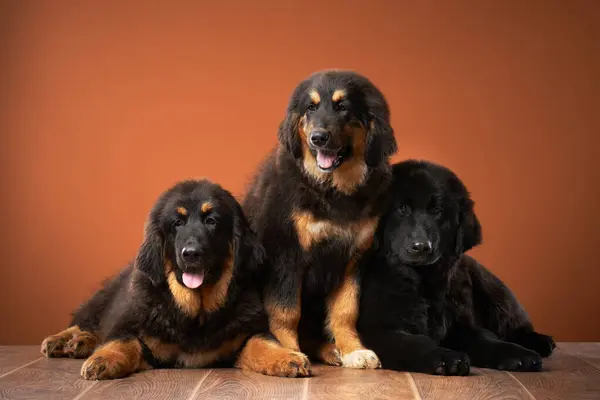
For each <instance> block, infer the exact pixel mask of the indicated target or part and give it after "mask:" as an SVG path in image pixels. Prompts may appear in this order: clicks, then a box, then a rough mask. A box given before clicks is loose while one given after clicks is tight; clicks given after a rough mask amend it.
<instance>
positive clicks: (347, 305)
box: [327, 258, 365, 355]
mask: <svg viewBox="0 0 600 400" xmlns="http://www.w3.org/2000/svg"><path fill="white" fill-rule="evenodd" d="M355 273H356V261H355V259H354V258H353V259H352V260H351V261H350V262H349V263H348V265H347V266H346V273H345V277H344V281H343V282H342V284H341V285H340V287H338V288H337V289H336V290H335V291H334V292H333V293H331V294H330V295H329V296H328V298H327V311H328V320H327V328H328V330H329V332H330V333H331V334H332V336H333V338H334V340H335V345H336V347H337V349H338V350H339V351H340V352H341V354H342V355H345V354H349V353H351V352H353V351H355V350H364V349H365V347H364V346H363V344H362V343H361V341H360V339H359V337H358V333H357V331H356V321H357V320H358V301H359V290H360V288H359V285H358V283H357V282H356V279H355V278H354V276H355Z"/></svg>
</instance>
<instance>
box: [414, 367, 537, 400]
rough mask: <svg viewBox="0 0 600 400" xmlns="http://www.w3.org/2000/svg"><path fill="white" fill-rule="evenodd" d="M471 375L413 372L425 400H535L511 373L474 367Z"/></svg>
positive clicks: (421, 395)
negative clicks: (450, 375) (438, 374)
mask: <svg viewBox="0 0 600 400" xmlns="http://www.w3.org/2000/svg"><path fill="white" fill-rule="evenodd" d="M471 374H472V375H470V376H453V377H446V376H434V375H427V374H416V373H413V374H411V376H412V377H413V379H414V380H415V384H416V386H417V389H418V390H419V395H420V397H421V399H423V400H425V399H445V400H446V399H447V400H452V399H457V400H459V399H470V400H483V399H506V398H508V399H524V400H525V399H529V400H530V399H531V395H530V394H529V393H528V392H527V390H525V389H524V388H523V387H522V386H521V384H520V383H519V382H518V381H516V380H515V379H513V378H512V377H511V376H510V375H509V374H508V373H506V372H503V371H496V370H491V369H481V368H472V369H471Z"/></svg>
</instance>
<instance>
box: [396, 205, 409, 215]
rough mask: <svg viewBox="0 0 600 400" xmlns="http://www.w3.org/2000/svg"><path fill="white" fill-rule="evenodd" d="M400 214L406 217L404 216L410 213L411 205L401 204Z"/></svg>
mask: <svg viewBox="0 0 600 400" xmlns="http://www.w3.org/2000/svg"><path fill="white" fill-rule="evenodd" d="M398 214H400V216H401V217H404V216H406V215H408V214H410V207H409V206H407V205H404V206H401V207H400V208H399V209H398Z"/></svg>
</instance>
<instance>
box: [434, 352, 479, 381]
mask: <svg viewBox="0 0 600 400" xmlns="http://www.w3.org/2000/svg"><path fill="white" fill-rule="evenodd" d="M427 359H428V360H430V361H429V362H428V364H429V365H430V368H428V369H427V371H425V372H428V373H431V374H434V375H446V376H466V375H469V372H470V370H471V366H470V361H469V356H467V355H466V354H465V353H460V352H458V351H453V350H448V349H444V348H439V347H438V348H436V349H434V350H433V351H432V352H431V353H430V354H429V355H428V356H427Z"/></svg>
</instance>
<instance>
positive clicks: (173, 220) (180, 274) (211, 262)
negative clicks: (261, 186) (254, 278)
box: [134, 180, 264, 289]
mask: <svg viewBox="0 0 600 400" xmlns="http://www.w3.org/2000/svg"><path fill="white" fill-rule="evenodd" d="M263 260H264V249H263V248H262V245H261V244H260V243H259V241H258V239H257V237H256V236H255V234H254V233H253V232H252V231H251V230H250V227H249V225H248V222H247V220H246V218H245V216H244V213H243V212H242V209H241V206H240V205H239V203H238V202H237V201H236V200H235V198H234V197H233V196H232V195H231V194H230V193H229V192H228V191H226V190H225V189H223V188H221V187H220V186H219V185H216V184H214V183H211V182H209V181H206V180H189V181H183V182H180V183H177V184H176V185H175V186H173V187H172V188H170V189H169V190H167V191H166V192H164V193H163V194H162V195H161V196H160V197H159V199H158V200H157V202H156V203H155V204H154V207H153V208H152V210H151V212H150V214H149V216H148V220H147V221H146V227H145V237H144V242H143V243H142V246H141V247H140V249H139V251H138V254H137V257H136V259H135V264H134V265H135V268H136V269H137V270H139V271H141V272H142V273H144V274H146V275H147V276H148V277H149V278H150V280H151V281H152V282H153V283H154V284H155V285H158V284H160V283H162V282H164V281H165V280H166V279H167V277H168V276H169V275H170V274H173V275H174V277H175V278H176V280H177V282H178V283H179V284H180V285H183V286H185V287H187V288H189V289H198V288H200V287H202V286H203V285H210V284H214V283H215V282H216V281H218V280H219V278H220V277H221V275H222V274H223V271H224V269H226V268H233V274H234V275H235V274H243V273H245V272H250V271H253V270H255V269H256V268H257V267H258V266H259V265H261V264H262V262H263Z"/></svg>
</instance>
